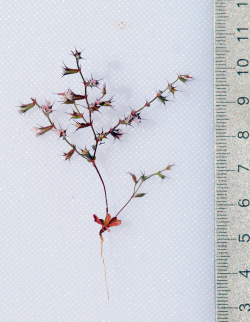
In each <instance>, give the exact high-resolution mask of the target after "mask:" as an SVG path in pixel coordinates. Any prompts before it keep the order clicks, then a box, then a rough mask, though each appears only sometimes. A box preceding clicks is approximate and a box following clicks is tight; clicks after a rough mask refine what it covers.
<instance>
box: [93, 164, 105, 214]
mask: <svg viewBox="0 0 250 322" xmlns="http://www.w3.org/2000/svg"><path fill="white" fill-rule="evenodd" d="M92 164H93V166H94V168H95V169H96V172H97V173H98V175H99V178H100V180H101V182H102V185H103V189H104V194H105V201H106V215H108V212H109V210H108V199H107V192H106V187H105V184H104V181H103V179H102V176H101V174H100V172H99V170H98V168H97V166H96V164H95V161H94V160H93V161H92Z"/></svg>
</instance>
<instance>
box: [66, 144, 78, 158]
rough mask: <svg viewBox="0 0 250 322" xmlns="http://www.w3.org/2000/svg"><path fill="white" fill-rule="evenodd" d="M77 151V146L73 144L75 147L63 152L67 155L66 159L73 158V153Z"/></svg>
mask: <svg viewBox="0 0 250 322" xmlns="http://www.w3.org/2000/svg"><path fill="white" fill-rule="evenodd" d="M75 151H76V147H75V146H74V145H73V149H72V150H70V151H69V152H68V153H65V152H64V153H63V156H64V157H65V161H66V160H69V161H70V159H71V157H72V155H73V154H74V152H75Z"/></svg>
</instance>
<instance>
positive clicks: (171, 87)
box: [168, 83, 177, 95]
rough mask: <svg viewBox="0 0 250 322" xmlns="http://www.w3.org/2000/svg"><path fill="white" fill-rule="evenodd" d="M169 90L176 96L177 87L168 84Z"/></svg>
mask: <svg viewBox="0 0 250 322" xmlns="http://www.w3.org/2000/svg"><path fill="white" fill-rule="evenodd" d="M168 90H169V91H170V92H171V93H172V94H173V95H174V93H175V92H176V91H177V89H176V87H174V86H173V85H172V84H170V83H168Z"/></svg>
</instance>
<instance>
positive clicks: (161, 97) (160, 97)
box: [156, 91, 168, 105]
mask: <svg viewBox="0 0 250 322" xmlns="http://www.w3.org/2000/svg"><path fill="white" fill-rule="evenodd" d="M156 96H157V98H158V100H159V101H160V102H161V103H163V104H164V105H165V104H166V102H167V101H168V99H167V96H163V95H162V91H159V92H158V93H157V95H156Z"/></svg>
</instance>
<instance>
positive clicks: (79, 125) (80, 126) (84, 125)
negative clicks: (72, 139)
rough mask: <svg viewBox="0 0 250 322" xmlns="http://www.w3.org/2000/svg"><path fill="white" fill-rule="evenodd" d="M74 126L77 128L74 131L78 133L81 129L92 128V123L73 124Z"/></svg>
mask: <svg viewBox="0 0 250 322" xmlns="http://www.w3.org/2000/svg"><path fill="white" fill-rule="evenodd" d="M75 126H76V127H77V129H76V131H78V130H79V129H83V128H85V127H89V126H92V122H91V123H89V122H87V123H79V122H75ZM76 131H75V132H76Z"/></svg>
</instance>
